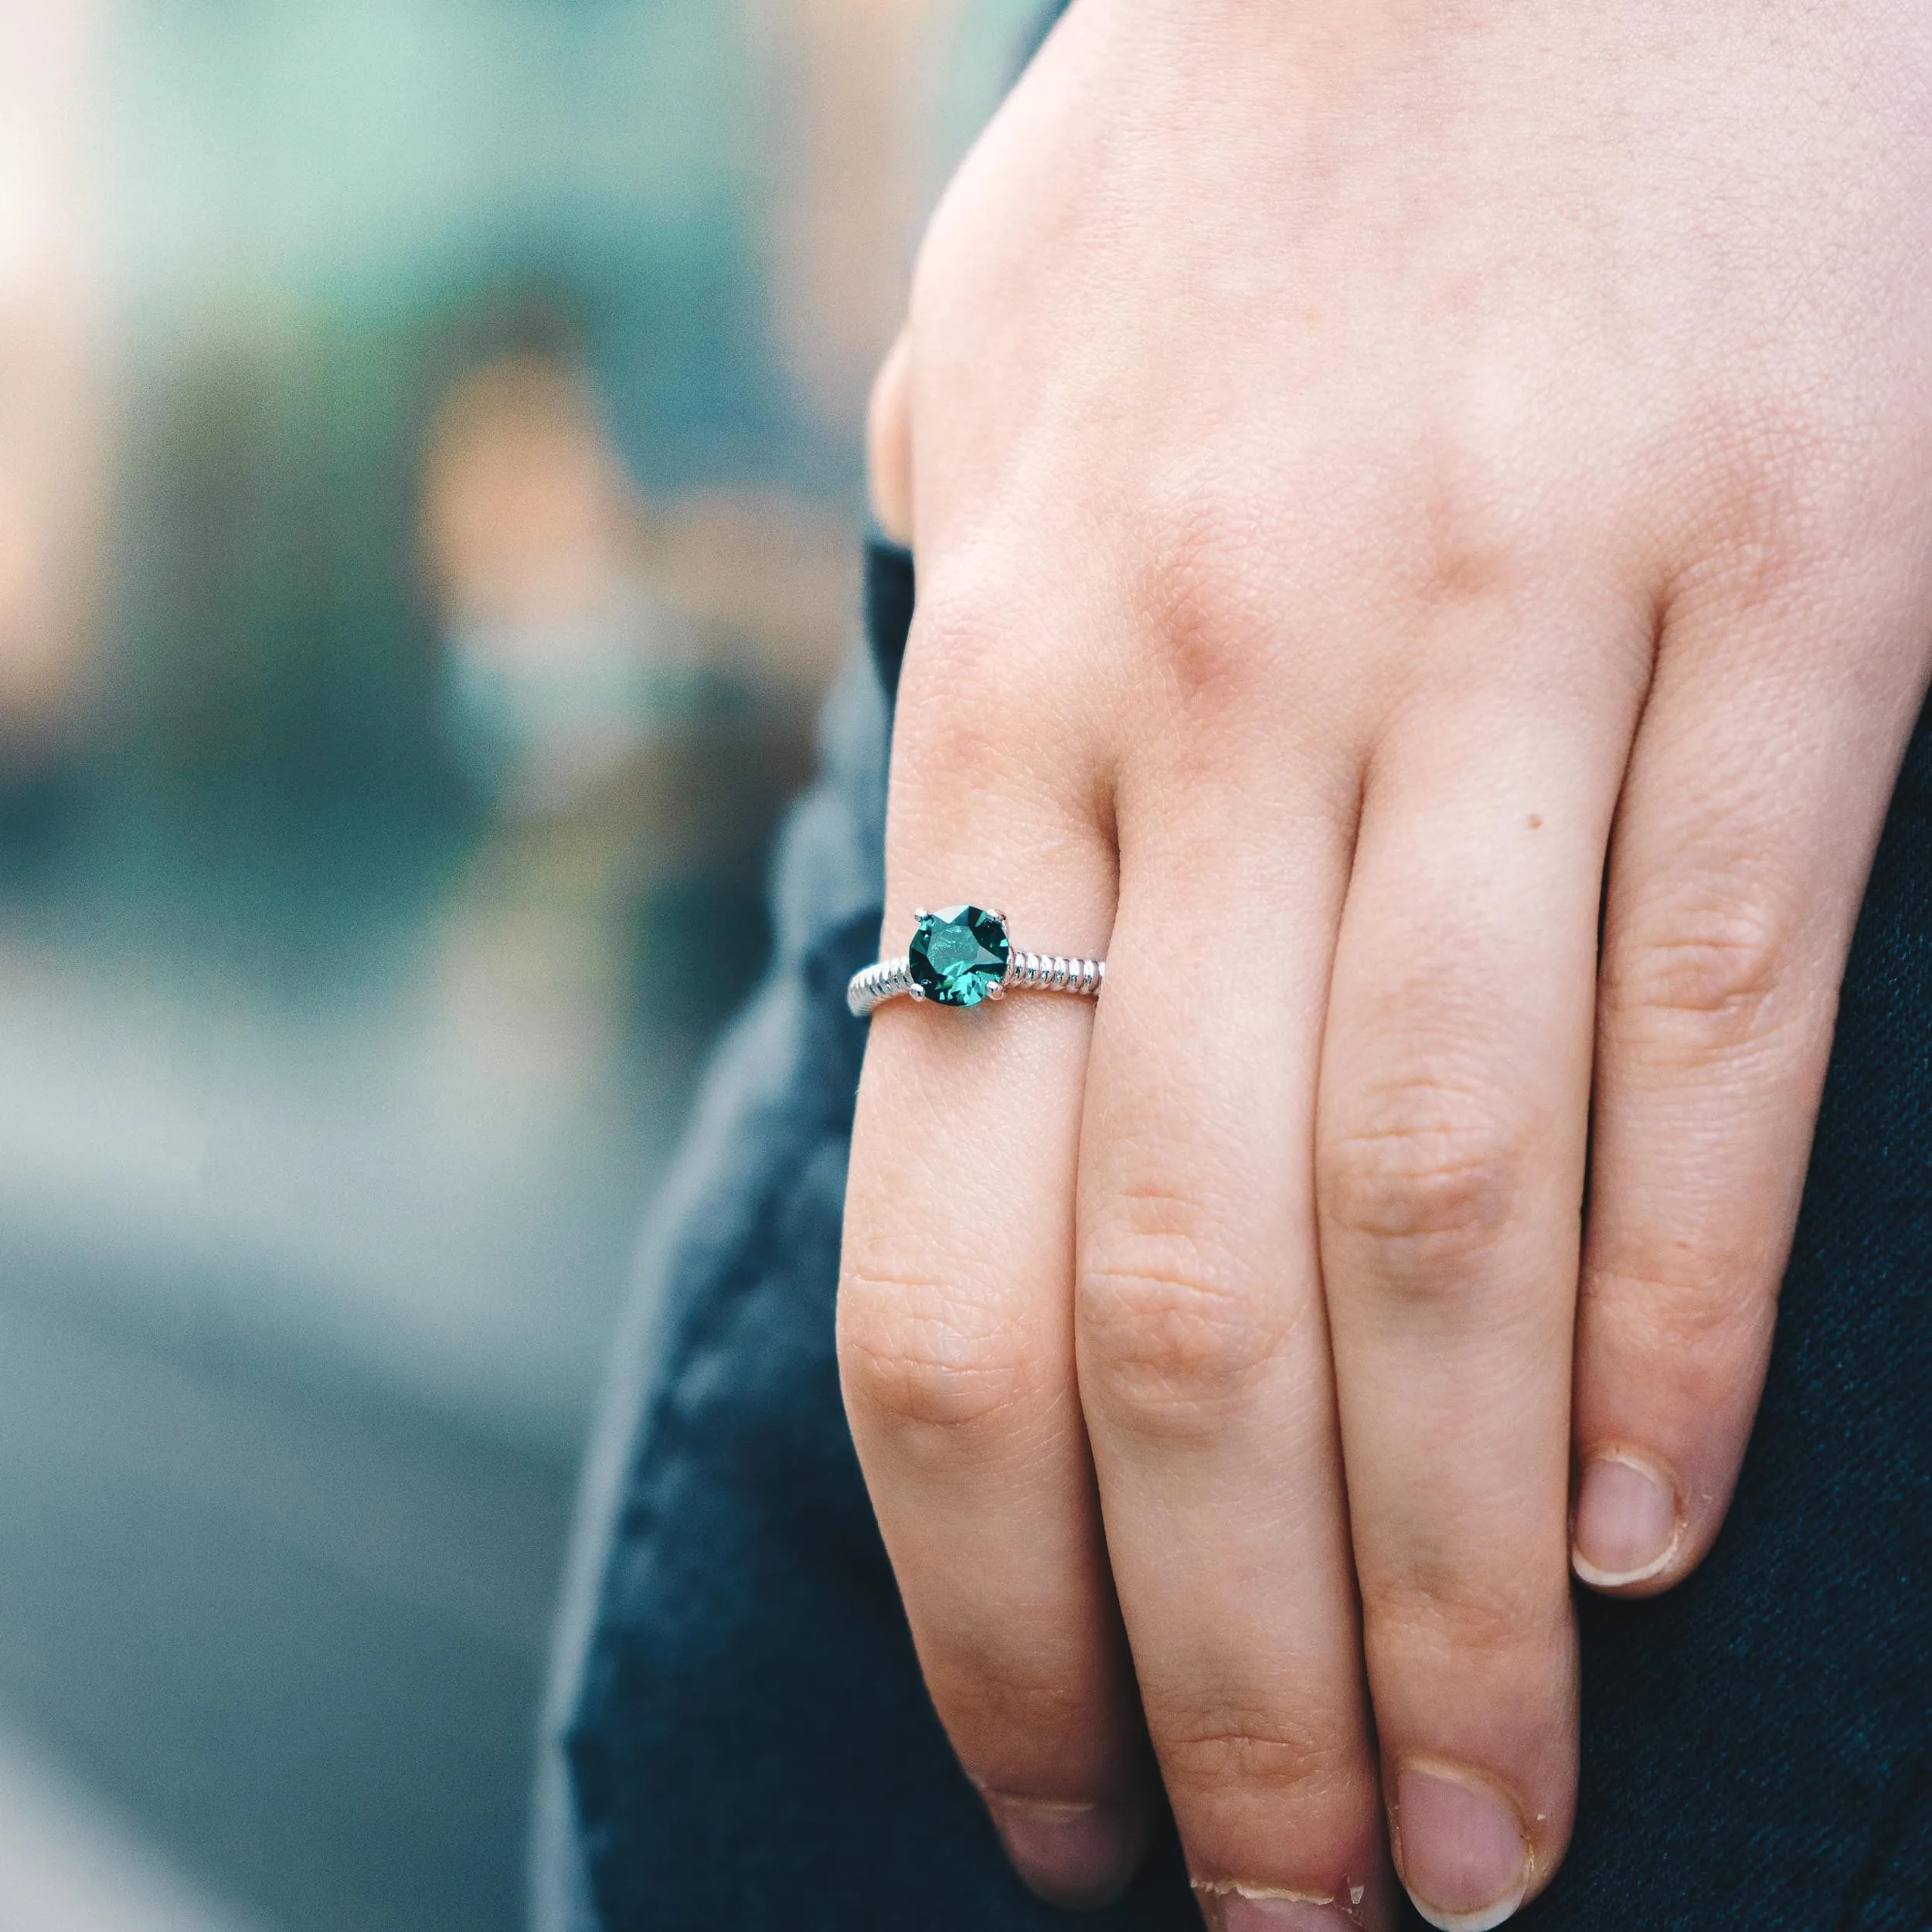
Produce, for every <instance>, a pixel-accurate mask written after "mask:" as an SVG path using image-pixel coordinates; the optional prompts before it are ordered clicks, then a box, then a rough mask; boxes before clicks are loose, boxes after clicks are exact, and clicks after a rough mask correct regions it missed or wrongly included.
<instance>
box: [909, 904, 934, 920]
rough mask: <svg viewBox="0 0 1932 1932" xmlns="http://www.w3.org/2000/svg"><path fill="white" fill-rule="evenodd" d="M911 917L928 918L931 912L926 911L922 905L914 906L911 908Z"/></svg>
mask: <svg viewBox="0 0 1932 1932" xmlns="http://www.w3.org/2000/svg"><path fill="white" fill-rule="evenodd" d="M931 917H932V914H931V913H929V912H928V911H927V910H926V908H925V907H924V906H914V907H913V918H915V919H930V918H931Z"/></svg>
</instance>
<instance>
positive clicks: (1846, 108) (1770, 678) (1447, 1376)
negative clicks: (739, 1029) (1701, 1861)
mask: <svg viewBox="0 0 1932 1932" xmlns="http://www.w3.org/2000/svg"><path fill="white" fill-rule="evenodd" d="M1929 264H1932V9H1929V8H1927V6H1926V5H1924V4H1923V0H1909V3H1907V0H1869V3H1860V0H1821V3H1819V4H1810V3H1808V0H1752V4H1748V5H1747V4H1744V0H1675V4H1672V3H1671V0H1611V4H1609V5H1601V6H1577V5H1565V4H1560V0H1297V3H1296V4H1294V5H1290V4H1287V0H1186V4H1185V5H1181V4H1178V0H1078V4H1077V5H1076V6H1075V8H1074V9H1073V12H1072V14H1071V15H1070V16H1069V18H1068V19H1067V20H1066V22H1064V23H1063V26H1062V27H1061V28H1060V29H1059V30H1058V31H1057V32H1056V35H1055V36H1054V37H1053V40H1052V41H1051V42H1050V43H1049V45H1048V46H1047V48H1046V51H1045V53H1043V56H1042V57H1041V59H1040V60H1039V61H1038V62H1037V63H1036V65H1035V66H1034V68H1033V69H1032V71H1031V72H1030V73H1029V76H1028V77H1027V78H1026V80H1024V81H1023V82H1022V84H1021V86H1020V87H1019V90H1018V91H1017V92H1016V94H1015V95H1014V96H1013V97H1012V99H1011V100H1009V103H1008V104H1007V106H1006V107H1005V109H1004V110H1003V111H1002V113H1001V114H1000V115H999V117H998V118H997V120H996V121H995V123H994V124H993V126H992V128H991V129H990V130H989V131H988V134H987V135H986V137H985V138H984V140H983V141H981V144H980V145H979V146H978V148H977V149H976V150H975V152H974V154H973V155H971V158H969V159H968V162H967V163H966V165H965V167H964V169H963V170H962V172H961V174H960V175H959V176H958V178H957V180H956V181H955V182H954V185H953V186H952V188H951V190H950V192H949V193H948V195H947V198H946V199H945V201H944V204H943V205H942V206H941V208H940V211H939V213H938V214H937V216H936V218H935V219H934V223H933V225H932V227H931V230H930V233H929V236H928V237H927V242H926V244H925V247H924V249H923V253H922V255H921V257H920V264H919V267H918V271H917V277H916V280H915V284H914V289H913V298H912V301H911V304H910V316H909V320H908V323H907V326H906V332H905V335H904V336H903V338H902V339H901V342H900V345H899V347H898V348H897V349H896V350H895V352H894V353H893V357H892V358H891V359H890V360H889V362H888V364H887V366H886V369H885V371H884V372H883V375H882V377H881V379H880V383H879V390H878V393H877V395H876V399H875V406H874V412H873V422H872V448H873V470H874V479H875V492H876V498H877V502H878V507H879V513H880V515H881V517H882V519H883V521H885V522H886V524H887V525H888V526H889V527H892V528H893V529H896V531H897V532H899V533H900V534H901V535H902V536H904V537H905V538H906V539H908V540H909V541H910V542H911V543H913V545H914V546H915V549H916V551H917V559H918V566H919V590H920V604H919V611H918V615H917V620H916V622H915V624H914V628H913V637H912V640H911V643H910V647H909V649H908V652H907V656H906V665H905V670H904V675H903V682H902V684H901V686H900V696H899V702H898V710H897V716H896V727H895V736H894V742H893V780H892V792H891V803H890V814H889V828H888V837H887V854H886V871H887V881H886V883H887V892H886V920H885V928H884V940H883V945H884V949H885V950H886V951H903V950H904V948H905V945H906V940H907V938H908V937H909V936H910V932H911V929H912V923H913V910H914V908H915V907H917V906H933V905H939V904H945V903H953V902H954V901H957V900H962V899H964V900H972V901H975V902H976V903H979V904H981V905H991V906H998V907H1001V908H1002V909H1003V910H1005V912H1006V913H1008V914H1009V917H1010V919H1011V920H1012V925H1013V928H1014V930H1015V935H1016V937H1018V938H1019V940H1020V942H1021V943H1022V944H1026V945H1028V946H1030V947H1034V948H1035V949H1042V948H1043V949H1045V950H1047V951H1054V952H1067V953H1074V952H1078V953H1088V954H1094V955H1096V956H1099V955H1102V954H1104V955H1105V956H1106V957H1107V960H1108V978H1107V988H1106V992H1105V993H1104V996H1103V998H1101V1000H1100V1002H1098V1004H1097V1005H1089V1004H1088V1003H1087V1002H1081V1001H1076V1000H1071V999H1067V998H1055V997H1053V996H1050V995H1019V994H1016V995H1013V996H1012V997H1010V998H1007V999H1006V1000H1005V1001H1003V1002H1001V1003H999V1004H998V1005H988V1006H986V1007H984V1008H981V1009H978V1011H976V1012H971V1013H954V1012H943V1011H940V1010H937V1009H934V1008H932V1007H930V1006H927V1007H920V1006H915V1005H912V1004H910V1002H903V1001H902V1002H894V1003H893V1005H889V1006H888V1007H886V1008H885V1009H882V1010H881V1012H879V1015H877V1016H876V1018H875V1019H874V1020H873V1022H872V1040H871V1043H870V1046H869V1050H868V1053H867V1057H866V1070H865V1076H864V1080H863V1084H862V1090H861V1093H860V1097H859V1114H858V1119H857V1124H856V1127H855V1136H854V1143H853V1151H852V1175H851V1183H850V1189H849V1206H848V1209H847V1219H846V1230H845V1263H844V1278H843V1281H842V1290H841V1302H840V1317H839V1321H840V1359H841V1362H842V1372H843V1376H844V1381H845V1395H846V1401H847V1406H848V1409H849V1414H850V1417H851V1420H852V1428H853V1433H854V1435H855V1440H856V1441H857V1444H858V1446H859V1454H860V1458H861V1460H862V1463H863V1464H864V1468H865V1471H866V1478H867V1481H868V1482H869V1485H870V1488H871V1492H872V1498H873V1500H874V1502H875V1505H876V1509H877V1512H878V1515H879V1522H880V1524H881V1526H882V1528H883V1532H884V1534H885V1538H886V1545H887V1548H888V1549H889V1552H890V1554H891V1556H892V1559H893V1565H894V1567H895V1570H896V1574H897V1576H898V1579H899V1581H900V1587H901V1589H902V1590H903V1595H904V1597H905V1600H906V1609H907V1612H908V1614H909V1616H910V1621H911V1624H912V1628H913V1634H914V1637H915V1639H916V1641H917V1645H918V1648H919V1653H920V1660H921V1662H922V1665H923V1668H924V1671H925V1673H926V1678H927V1683H928V1685H929V1687H930V1690H931V1692H932V1695H933V1697H934V1702H935V1703H936V1705H937V1709H938V1711H939V1713H940V1717H941V1719H942V1720H943V1721H944V1724H945V1726H946V1728H947V1732H948V1733H949V1735H950V1736H951V1740H952V1741H953V1744H954V1748H955V1750H957V1753H958V1755H959V1757H960V1759H961V1763H962V1764H963V1766H964V1769H965V1770H966V1772H967V1774H968V1776H969V1777H971V1779H972V1780H973V1781H974V1782H975V1784H977V1785H978V1787H979V1788H980V1790H981V1791H982V1793H984V1794H985V1797H986V1798H987V1801H988V1806H989V1808H990V1810H991V1811H992V1815H993V1818H994V1820H995V1823H996V1824H997V1825H998V1826H999V1827H1000V1828H1001V1830H1002V1833H1003V1835H1004V1836H1005V1841H1006V1843H1007V1846H1008V1849H1009V1853H1010V1855H1012V1858H1013V1859H1014V1861H1015V1864H1016V1865H1017V1866H1018V1867H1019V1870H1020V1872H1021V1874H1022V1876H1023V1877H1025V1878H1026V1879H1027V1881H1028V1882H1029V1883H1030V1884H1032V1886H1034V1888H1035V1889H1036V1890H1038V1891H1039V1892H1040V1893H1042V1894H1043V1895H1044V1896H1047V1897H1049V1898H1051V1899H1053V1900H1056V1901H1059V1902H1062V1903H1073V1904H1082V1903H1097V1902H1099V1901H1100V1900H1104V1899H1105V1898H1107V1897H1108V1896H1111V1895H1112V1894H1113V1893H1115V1892H1117V1890H1118V1889H1120V1888H1121V1886H1122V1885H1124V1883H1126V1881H1127V1879H1128V1877H1129V1876H1131V1872H1132V1871H1133V1869H1134V1866H1135V1863H1136V1861H1137V1860H1138V1856H1139V1855H1140V1852H1141V1847H1142V1842H1143V1838H1144V1835H1145V1831H1146V1828H1147V1821H1148V1815H1149V1811H1150V1808H1151V1803H1152V1796H1153V1794H1154V1792H1155V1788H1156V1781H1157V1780H1158V1782H1159V1784H1162V1785H1164V1786H1165V1791H1166V1794H1167V1796H1168V1799H1169V1800H1170V1801H1171V1802H1172V1806H1173V1808H1174V1811H1175V1817H1176V1819H1177V1821H1178V1823H1179V1828H1180V1832H1181V1835H1182V1842H1183V1845H1184V1846H1185V1851H1186V1853H1187V1856H1188V1859H1189V1866H1190V1869H1191V1871H1192V1874H1193V1876H1194V1879H1195V1881H1196V1888H1197V1892H1198V1893H1199V1897H1200V1899H1201V1900H1202V1909H1203V1910H1204V1912H1205V1913H1206V1916H1207V1917H1208V1918H1209V1921H1210V1923H1214V1924H1216V1925H1219V1926H1221V1927H1225V1928H1226V1932H1266V1929H1267V1928H1277V1929H1279V1932H1318V1928H1322V1927H1329V1928H1338V1927H1345V1926H1346V1925H1348V1924H1349V1923H1355V1924H1358V1925H1362V1926H1366V1927H1369V1928H1377V1927H1386V1926H1388V1925H1389V1924H1390V1923H1392V1922H1393V1912H1394V1905H1395V1900H1396V1892H1395V1889H1394V1887H1395V1886H1396V1883H1401V1884H1403V1885H1406V1887H1407V1889H1408V1890H1409V1891H1410V1894H1411V1895H1412V1896H1413V1897H1414V1898H1415V1900H1416V1901H1417V1904H1418V1906H1420V1908H1421V1909H1422V1910H1423V1912H1424V1913H1425V1915H1426V1916H1427V1917H1429V1918H1430V1919H1431V1920H1433V1921H1434V1923H1437V1924H1440V1925H1444V1926H1456V1927H1480V1926H1486V1925H1490V1924H1494V1923H1498V1922H1500V1920H1502V1918H1505V1917H1507V1916H1509V1913H1510V1912H1511V1911H1512V1910H1515V1907H1516V1906H1518V1905H1519V1904H1520V1903H1522V1901H1523V1900H1525V1899H1526V1898H1528V1897H1530V1896H1534V1895H1535V1894H1536V1893H1537V1892H1538V1891H1539V1890H1540V1889H1542V1888H1543V1886H1544V1885H1545V1884H1546V1883H1548V1881H1549V1878H1550V1877H1551V1876H1552V1875H1553V1873H1554V1872H1555V1870H1556V1867H1557V1866H1558V1864H1559V1863H1560V1861H1561V1859H1562V1858H1563V1852H1564V1848H1565V1845H1566V1842H1567V1840H1568V1838H1569V1835H1570V1827H1571V1821H1572V1815H1573V1804H1574V1793H1575V1776H1576V1762H1577V1706H1576V1690H1575V1683H1576V1640H1575V1634H1574V1630H1573V1621H1572V1613H1571V1600H1570V1589H1571V1579H1572V1577H1573V1574H1574V1575H1577V1576H1580V1577H1581V1578H1582V1579H1583V1580H1584V1582H1585V1583H1587V1584H1589V1585H1590V1586H1592V1587H1598V1588H1603V1589H1607V1590H1612V1591H1614V1592H1617V1593H1620V1594H1627V1595H1641V1594H1650V1593H1653V1592H1656V1591H1659V1590H1666V1589H1668V1588H1669V1587H1672V1585H1673V1584H1675V1583H1678V1582H1679V1581H1680V1580H1682V1578H1683V1577H1685V1575H1686V1574H1687V1573H1689V1571H1690V1570H1692V1569H1693V1568H1694V1567H1695V1566H1696V1565H1697V1564H1698V1563H1699V1562H1700V1561H1701V1560H1702V1558H1703V1556H1704V1555H1705V1553H1706V1552H1707V1551H1708V1549H1709V1547H1710V1545H1711V1543H1712V1541H1713V1539H1714V1538H1715V1537H1716V1535H1717V1533H1718V1531H1719V1527H1720V1526H1721V1523H1722V1520H1723V1515H1724V1512H1725V1509H1726V1504H1727V1502H1728V1500H1729V1498H1730V1492H1731V1489H1732V1487H1733V1482H1734V1481H1735V1478H1736V1472H1737V1469H1738V1465H1739V1463H1740V1458H1741V1457H1742V1454H1743V1450H1744V1446H1745V1443H1746V1440H1747V1435H1748V1434H1749V1430H1750V1423H1751V1420H1752V1417H1753V1412H1754V1410H1755V1407H1756V1404H1757V1396H1758V1391H1759V1387H1760V1382H1761V1379H1762V1376H1763V1372H1764V1364H1765V1360H1766V1355H1767V1349H1768V1348H1769V1345H1770V1336H1771V1332H1772V1328H1773V1325H1774V1312H1775V1302H1776V1296H1777V1284H1778V1278H1779V1275H1780V1273H1781V1268H1782V1266H1783V1262H1784V1256H1785V1253H1786V1250H1787V1244H1788V1242H1789V1240H1790V1236H1791V1225H1792V1220H1793V1216H1794V1213H1795V1209H1796V1204H1797V1201H1798V1194H1799V1191H1800V1188H1801V1182H1802V1180H1803V1175H1804V1162H1805V1158H1806V1155H1807V1152H1808V1147H1809V1143H1810V1138H1811V1125H1812V1121H1813V1117H1814V1114H1815V1108H1816V1105H1817V1101H1818V1092H1819V1087H1820V1083H1821V1080H1822V1077H1823V1072H1824V1068H1825V1060H1826V1056H1827V1054H1828V1049H1829V1046H1830V1041H1831V1034H1832V1020H1833V1015H1834V1010H1835V999H1836V995H1837V989H1838V981H1839V978H1840V976H1841V974H1842V968H1843V965H1844V960H1845V951H1846V948H1847V946H1848V944H1849V937H1850V934H1851V930H1852V923H1853V920H1854V919H1855V915H1856V912H1857V908H1858V904H1859V896H1860V893H1861V891H1862V886H1863V884H1864V882H1865V879H1866V873H1867V871H1868V869H1869V862H1870V857H1871V853H1872V847H1873V845H1874V842H1875V840H1876V836H1877V833H1878V829H1879V825H1880V824H1881V822H1882V820H1883V815H1884V811H1885V808H1886V802H1887V800H1888V798H1889V791H1890V788H1891V785H1892V783H1893V777H1894V776H1895V774H1896V770H1897V766H1898V763H1899V760H1900V755H1901V753H1902V750H1903V746H1904V743H1905V741H1906V737H1907V736H1908V734H1909V733H1910V728H1911V726H1912V723H1913V719H1914V717H1915V716H1916V715H1917V712H1918V709H1919V707H1920V702H1921V701H1922V699H1923V696H1924V694H1925V690H1926V686H1927V677H1928V670H1929V668H1932V266H1929ZM1586 1168H1587V1182H1588V1194H1587V1208H1586V1197H1585V1182H1586Z"/></svg>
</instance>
